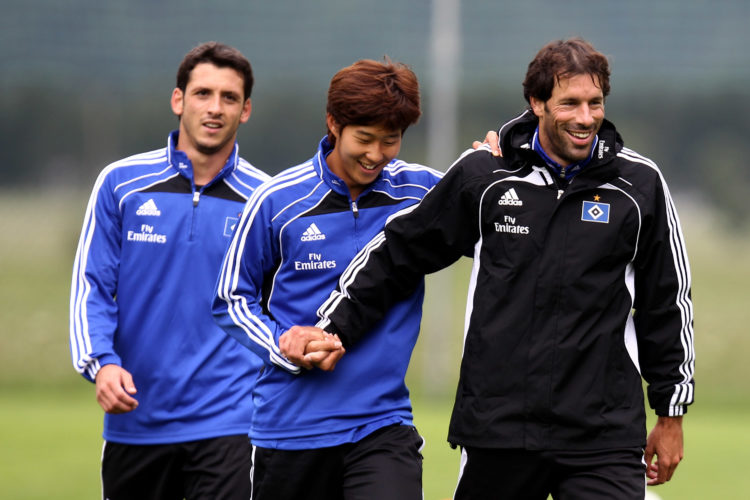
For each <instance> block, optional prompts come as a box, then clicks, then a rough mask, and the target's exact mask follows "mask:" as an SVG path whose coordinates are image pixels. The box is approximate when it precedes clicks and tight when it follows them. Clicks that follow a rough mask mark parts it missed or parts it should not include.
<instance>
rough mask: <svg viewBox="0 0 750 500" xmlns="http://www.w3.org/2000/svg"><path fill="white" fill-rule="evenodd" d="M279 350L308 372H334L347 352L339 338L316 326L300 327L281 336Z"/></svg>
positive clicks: (291, 329) (292, 328) (293, 328)
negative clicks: (316, 370)
mask: <svg viewBox="0 0 750 500" xmlns="http://www.w3.org/2000/svg"><path fill="white" fill-rule="evenodd" d="M279 348H280V350H281V353H282V354H283V355H284V356H286V358H287V359H288V360H289V361H291V362H292V363H294V364H295V365H297V366H301V367H303V368H307V369H308V370H309V369H312V368H314V367H318V368H320V369H321V370H326V371H330V370H333V368H334V367H335V366H336V363H337V362H338V360H339V359H341V356H343V355H344V352H346V351H345V350H344V348H343V346H342V345H341V340H340V339H339V338H338V336H335V335H331V334H330V333H327V332H325V331H323V330H322V329H320V328H317V327H314V326H298V325H296V326H293V327H291V328H290V329H289V330H287V331H286V332H284V333H283V334H282V335H281V337H280V338H279ZM331 356H332V357H331ZM329 358H330V359H329Z"/></svg>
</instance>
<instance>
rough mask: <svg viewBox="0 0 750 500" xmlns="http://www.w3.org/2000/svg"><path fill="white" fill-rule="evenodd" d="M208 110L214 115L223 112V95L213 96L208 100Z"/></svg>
mask: <svg viewBox="0 0 750 500" xmlns="http://www.w3.org/2000/svg"><path fill="white" fill-rule="evenodd" d="M208 112H209V113H211V114H214V115H220V114H221V96H219V95H215V96H211V99H209V101H208Z"/></svg>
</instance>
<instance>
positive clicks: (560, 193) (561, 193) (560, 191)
mask: <svg viewBox="0 0 750 500" xmlns="http://www.w3.org/2000/svg"><path fill="white" fill-rule="evenodd" d="M563 192H564V191H563V190H562V189H558V190H557V199H558V200H559V199H560V197H562V195H563Z"/></svg>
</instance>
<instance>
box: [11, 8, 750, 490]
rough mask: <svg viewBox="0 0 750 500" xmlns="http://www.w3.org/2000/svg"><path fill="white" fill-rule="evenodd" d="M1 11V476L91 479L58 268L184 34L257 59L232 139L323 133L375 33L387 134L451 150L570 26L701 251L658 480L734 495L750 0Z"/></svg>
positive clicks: (458, 338) (419, 151)
mask: <svg viewBox="0 0 750 500" xmlns="http://www.w3.org/2000/svg"><path fill="white" fill-rule="evenodd" d="M2 5H3V15H2V16H0V46H2V47H3V50H2V51H0V90H1V92H0V116H2V120H0V234H1V235H2V237H1V238H0V498H8V499H37V498H38V499H41V498H45V499H47V498H60V499H80V498H97V497H98V496H99V495H100V491H99V478H98V473H99V472H98V464H99V455H100V449H101V437H100V434H101V411H100V409H99V407H98V405H97V404H96V402H95V400H94V393H93V386H91V385H90V384H89V383H87V382H85V381H83V379H82V378H81V377H80V376H79V375H77V374H76V373H75V372H74V371H73V369H72V367H71V364H70V358H69V353H68V329H67V320H68V291H69V283H70V273H71V266H72V259H73V254H74V252H75V245H76V241H77V238H78V233H79V231H80V227H81V222H82V218H83V213H84V210H85V206H86V203H87V199H88V195H89V190H90V188H91V186H92V185H93V182H94V179H95V177H96V175H97V173H98V171H99V170H101V169H102V168H103V167H104V166H105V165H106V164H107V163H109V162H112V161H115V160H117V159H119V158H121V157H124V156H126V155H130V154H133V153H137V152H141V151H146V150H151V149H155V148H159V147H163V145H164V143H165V140H166V136H167V133H168V132H169V130H171V129H172V128H175V127H176V120H175V118H174V117H173V116H172V115H171V112H170V110H169V105H168V99H169V95H170V92H171V89H172V87H173V86H174V74H175V71H176V67H177V65H178V64H179V61H180V60H181V58H182V56H183V55H184V54H185V52H187V51H188V50H189V49H190V48H191V47H193V46H195V45H196V44H198V43H200V42H203V41H206V40H220V41H224V42H227V43H230V44H232V45H235V46H236V47H238V48H239V49H240V50H241V51H242V52H243V53H244V54H245V55H246V56H247V57H248V58H249V59H250V60H251V62H252V64H253V68H254V70H255V73H256V75H255V76H256V86H255V90H254V91H253V115H252V117H251V118H250V121H249V122H248V123H247V124H246V125H243V127H242V128H241V129H240V132H241V133H240V145H241V153H242V155H243V156H244V157H245V158H246V159H248V160H249V161H251V162H252V163H253V164H255V165H256V166H257V167H259V168H262V169H264V170H266V171H268V172H269V173H275V172H278V171H279V170H281V169H282V168H285V167H287V166H289V165H291V164H294V163H297V162H299V161H302V160H304V159H306V158H307V157H308V156H310V155H311V154H312V152H313V151H314V148H315V145H316V143H317V141H318V139H319V138H320V137H321V136H322V134H323V133H324V130H325V127H324V123H323V115H324V106H325V90H326V88H327V85H328V81H329V79H330V77H331V76H332V75H333V74H334V73H335V71H336V70H338V69H339V68H341V67H343V66H345V65H348V64H350V63H351V62H353V61H355V60H357V59H360V58H365V57H367V58H375V59H379V58H381V57H382V56H383V55H385V54H388V55H389V56H391V57H392V58H393V59H395V60H400V61H403V62H406V63H408V64H410V65H411V66H412V67H413V68H414V70H415V71H416V72H417V74H418V76H419V77H420V81H421V83H422V95H423V103H424V116H423V119H422V120H421V122H420V123H419V124H418V125H416V126H415V127H413V128H412V129H410V130H409V131H408V132H407V135H406V141H405V144H404V148H403V149H402V154H401V157H402V158H404V159H407V160H410V161H417V162H423V163H428V164H430V165H431V166H433V167H435V168H438V169H440V170H445V169H446V168H447V167H448V165H449V164H450V163H451V162H452V160H453V159H454V158H455V157H456V156H457V155H458V154H459V153H460V151H461V150H462V149H464V148H465V147H468V146H469V144H470V142H471V140H472V139H475V138H481V137H483V135H484V133H485V131H486V130H487V129H490V128H496V127H497V126H498V125H499V124H501V123H502V122H503V121H504V120H506V119H508V118H510V117H513V116H515V115H516V114H517V113H518V112H520V111H521V110H522V109H523V107H524V105H525V102H524V101H523V98H522V92H521V81H522V79H523V75H524V73H525V69H526V65H527V64H528V62H529V60H530V59H531V58H532V57H533V56H534V54H535V53H536V51H537V50H538V49H539V48H540V47H541V46H542V45H543V44H544V43H546V42H547V41H549V40H552V39H556V38H565V37H568V36H573V35H581V36H583V37H585V38H587V39H589V40H590V41H592V42H593V43H594V45H595V46H596V47H597V48H598V49H600V50H601V51H603V52H604V53H605V54H607V55H608V56H609V57H610V60H611V62H612V69H613V73H612V93H611V95H610V98H609V99H608V101H607V117H608V118H610V119H611V120H612V121H614V122H615V124H616V125H617V126H618V128H619V129H620V131H621V133H622V134H623V136H624V138H625V142H626V144H627V145H628V146H630V147H632V148H634V149H636V150H637V151H639V152H640V153H642V154H644V155H646V156H648V157H650V158H652V159H653V160H654V161H656V162H657V163H658V164H659V165H660V167H661V168H662V170H663V172H664V174H665V176H666V178H667V180H668V182H669V184H670V187H671V189H672V191H673V195H674V196H675V199H676V202H677V208H678V210H679V211H680V214H681V218H682V221H683V226H684V230H685V237H686V241H687V245H688V251H689V255H690V260H691V263H692V265H693V299H694V303H695V312H696V325H695V332H696V351H697V363H696V365H697V388H696V394H697V403H696V405H694V406H693V407H691V409H690V411H689V414H688V416H687V417H686V419H685V431H686V443H685V451H686V458H685V461H684V462H683V464H682V465H681V466H680V467H679V469H678V471H677V476H676V478H675V480H674V481H673V482H672V483H670V484H668V485H665V486H662V487H659V488H656V489H655V490H654V491H655V492H657V493H658V494H659V495H660V496H661V497H662V498H663V499H677V498H680V499H705V498H746V497H747V496H748V491H750V477H749V476H748V475H747V474H746V473H745V470H744V469H745V468H746V465H747V464H748V463H750V451H748V450H750V437H748V433H747V432H746V430H745V428H744V427H745V425H746V424H747V422H750V391H748V389H747V381H748V379H749V378H750V377H749V375H750V369H749V368H748V363H747V361H746V360H747V358H748V355H750V335H748V326H747V325H748V324H750V307H748V304H750V300H748V299H750V293H749V292H748V288H747V283H750V235H749V234H750V231H749V229H750V225H749V224H748V221H747V217H746V215H745V214H746V213H747V208H746V203H747V200H748V199H750V169H748V168H747V167H746V158H748V157H750V141H747V139H746V136H747V134H748V132H750V93H749V92H748V90H747V89H748V88H750V85H748V84H750V50H748V48H750V32H749V31H748V30H747V29H746V25H747V22H748V21H749V20H750V3H748V2H746V1H745V0H713V1H707V0H696V1H693V2H689V3H687V2H682V1H678V0H660V1H659V2H652V1H647V0H633V1H630V2H617V1H614V0H604V1H600V2H590V1H586V0H572V1H569V2H554V1H552V0H549V1H543V0H528V1H525V2H510V1H489V0H487V1H480V0H475V1H469V0H464V1H459V0H414V1H410V2H401V1H399V0H381V1H379V2H363V1H361V0H318V1H310V2H293V1H291V0H276V1H274V2H246V1H242V2H241V1H239V0H217V1H215V2H195V1H189V0H184V1H181V2H177V1H176V0H160V1H151V0H130V1H128V2H120V3H102V2H94V1H93V0H70V1H68V2H64V3H60V2H54V1H52V0H35V1H33V2H26V1H24V0H4V1H3V2H2ZM469 267H470V263H469V261H468V260H463V261H461V262H459V263H458V264H457V265H455V266H453V267H452V268H450V269H448V270H446V271H443V272H440V273H438V274H437V275H435V276H431V277H430V278H429V282H428V296H427V301H426V306H425V319H424V322H423V334H422V336H421V338H420V341H419V343H418V346H417V349H416V351H415V354H414V357H413V362H412V365H411V367H410V372H409V376H408V379H409V385H410V387H411V389H412V393H413V395H414V402H415V417H416V423H417V425H418V427H419V429H420V431H421V432H422V433H423V434H424V435H425V437H426V438H427V446H426V448H425V476H424V482H425V499H426V500H435V499H443V498H449V497H450V496H451V495H452V492H453V487H454V485H455V480H456V476H457V471H458V453H457V452H456V451H455V450H451V449H450V448H449V447H448V445H447V443H446V442H445V436H446V433H447V422H448V418H449V415H450V410H451V403H452V400H453V392H454V390H455V383H456V375H457V369H458V365H459V362H460V356H461V343H462V332H463V312H464V300H465V297H466V286H467V279H468V270H469Z"/></svg>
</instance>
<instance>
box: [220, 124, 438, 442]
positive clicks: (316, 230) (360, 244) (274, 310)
mask: <svg viewBox="0 0 750 500" xmlns="http://www.w3.org/2000/svg"><path fill="white" fill-rule="evenodd" d="M331 149H332V147H331V146H330V144H329V143H328V141H327V139H325V138H324V139H323V140H322V141H321V143H320V145H319V147H318V152H317V154H316V155H315V156H314V157H313V158H312V159H310V160H309V161H307V162H305V163H303V164H301V165H298V166H296V167H293V168H290V169H288V170H286V171H284V172H281V173H280V174H278V175H277V176H275V177H274V178H273V179H272V180H271V181H269V182H268V183H266V184H264V185H263V186H262V187H261V188H259V189H258V190H257V191H256V192H255V193H254V194H253V196H252V197H251V198H250V200H249V201H248V204H247V205H246V207H245V210H244V212H243V214H242V219H241V221H240V224H239V226H238V229H237V232H236V233H235V235H234V237H233V239H232V243H231V244H230V246H229V249H228V250H227V255H226V257H225V259H224V264H223V267H222V271H221V274H220V276H219V280H218V283H217V292H216V297H215V299H214V303H213V313H214V318H215V320H216V321H217V322H218V323H219V324H220V325H221V327H222V328H224V329H225V330H226V331H227V332H228V333H229V334H230V335H231V336H232V337H234V338H236V339H237V340H238V341H239V342H240V343H241V344H242V345H244V346H245V347H248V348H249V349H251V350H252V351H253V352H255V353H256V354H258V355H259V356H260V357H262V358H263V360H264V361H265V364H266V365H265V369H264V371H263V373H262V374H261V376H260V377H259V378H258V381H257V383H256V385H255V389H254V392H253V399H254V403H255V413H254V415H253V423H252V426H251V428H250V433H249V434H250V437H251V440H252V442H253V444H255V445H257V446H261V447H265V448H280V449H310V448H320V447H327V446H335V445H339V444H342V443H347V442H356V441H359V440H360V439H362V438H363V437H365V436H366V435H368V434H370V433H371V432H373V431H375V430H377V429H378V428H380V427H383V426H386V425H390V424H394V423H400V424H406V425H410V424H411V422H412V414H411V403H410V401H409V391H408V389H407V387H406V384H405V383H404V376H405V374H406V369H407V366H408V364H409V359H410V357H411V353H412V350H413V349H414V344H415V343H416V340H417V334H418V332H419V325H420V321H421V317H422V300H423V297H424V284H422V286H420V287H419V289H418V290H417V291H416V292H415V293H413V294H412V295H410V296H409V297H406V298H405V299H404V300H402V301H401V302H399V303H398V304H397V305H396V306H395V307H394V308H393V309H391V311H390V312H389V313H388V315H387V316H386V317H385V319H383V321H381V322H380V323H379V324H378V325H377V326H376V327H375V328H374V329H373V330H372V331H370V332H369V333H368V335H367V336H366V337H365V339H364V340H363V341H362V342H361V343H358V344H357V345H356V346H354V347H351V348H348V349H347V352H346V354H345V355H344V357H343V358H342V359H341V360H340V361H339V363H338V365H337V366H336V369H335V370H334V371H332V372H323V371H321V370H318V369H315V370H310V371H307V370H300V369H299V368H298V367H296V366H295V365H293V364H291V363H290V362H289V361H288V360H286V358H284V357H283V356H282V355H281V353H280V352H279V347H278V340H279V337H280V336H281V334H282V333H284V332H285V331H286V330H287V329H289V328H290V327H291V326H293V325H314V324H315V323H316V322H317V319H318V318H317V316H316V311H317V309H318V307H319V306H320V304H322V303H323V302H324V301H325V300H326V299H327V298H328V296H329V295H330V293H331V292H332V291H333V290H334V289H335V288H336V284H337V282H338V280H339V277H340V275H341V273H342V272H343V271H344V269H346V267H347V265H348V264H349V262H351V261H352V259H354V258H355V256H356V255H357V253H358V252H359V251H360V250H361V249H362V248H364V246H365V245H366V244H367V242H368V241H369V240H370V239H372V238H373V237H374V236H376V235H377V234H378V233H380V232H381V231H382V230H383V227H384V226H385V224H386V221H387V220H388V219H389V218H390V217H393V216H395V214H397V213H399V212H400V211H404V210H410V209H411V208H413V207H414V206H415V204H416V203H418V202H419V201H420V200H421V199H422V198H423V197H424V195H425V194H426V193H427V192H428V191H429V190H430V189H431V188H432V187H433V186H434V185H435V184H436V183H437V182H438V181H439V179H440V177H441V175H442V174H441V173H440V172H437V171H435V170H432V169H429V168H427V167H424V166H421V165H416V164H410V163H405V162H403V161H401V160H393V161H391V162H390V163H389V164H388V165H387V166H386V167H385V168H384V169H383V171H382V172H381V174H380V176H379V177H378V179H377V180H376V181H375V182H373V183H372V184H371V185H370V186H368V187H367V189H366V190H365V191H363V192H362V194H361V195H360V196H359V197H358V198H357V200H354V201H353V200H351V199H350V196H349V191H348V189H347V187H346V185H345V184H344V182H343V181H342V180H341V179H340V178H339V177H337V176H336V175H334V174H333V173H332V172H331V171H330V170H329V168H328V166H327V165H326V161H325V157H326V154H327V153H329V152H330V151H331Z"/></svg>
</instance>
